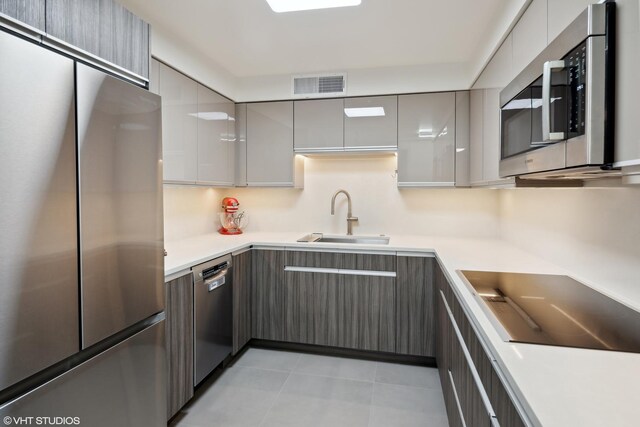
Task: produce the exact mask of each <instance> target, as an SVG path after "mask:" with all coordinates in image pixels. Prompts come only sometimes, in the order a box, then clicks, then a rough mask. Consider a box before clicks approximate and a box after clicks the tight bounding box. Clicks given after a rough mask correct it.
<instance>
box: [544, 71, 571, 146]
mask: <svg viewBox="0 0 640 427" xmlns="http://www.w3.org/2000/svg"><path fill="white" fill-rule="evenodd" d="M565 66H566V65H565V62H564V61H547V62H545V63H544V68H543V73H542V140H543V141H544V142H554V141H562V140H564V139H565V135H564V132H551V74H552V73H553V71H554V70H562V69H564V68H565Z"/></svg>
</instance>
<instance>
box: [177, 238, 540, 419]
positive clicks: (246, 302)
mask: <svg viewBox="0 0 640 427" xmlns="http://www.w3.org/2000/svg"><path fill="white" fill-rule="evenodd" d="M231 255H232V263H233V265H234V280H233V288H232V289H233V298H232V301H233V302H232V307H233V351H232V354H233V355H234V356H236V355H238V354H240V353H241V352H242V350H243V349H244V348H245V347H247V346H248V345H250V344H251V343H252V342H254V343H256V345H265V343H266V344H267V345H268V346H270V347H271V346H273V347H282V348H308V349H311V351H319V352H323V353H330V354H336V355H341V354H342V355H344V354H351V355H353V356H357V355H365V356H367V357H374V358H376V357H377V358H380V359H381V360H389V358H392V359H393V358H396V359H395V360H403V358H404V360H406V361H411V362H418V363H421V364H428V365H432V366H433V365H436V364H437V366H438V369H439V373H440V381H441V384H442V389H443V393H444V399H445V404H446V408H447V415H448V418H449V423H450V425H452V426H503V427H505V426H508V427H519V426H528V425H531V423H530V422H528V421H525V420H527V418H526V417H524V416H522V415H521V414H522V413H523V411H522V410H519V409H518V407H517V405H516V404H514V402H513V400H512V399H511V397H510V393H509V392H508V391H507V390H508V387H505V384H504V380H502V378H503V376H502V374H501V373H499V372H498V371H497V369H496V367H495V366H494V365H493V363H492V357H491V356H490V353H489V351H487V349H486V347H485V346H484V345H483V344H482V340H481V338H480V336H479V334H478V333H477V332H476V330H475V328H474V326H473V324H472V322H471V321H470V319H469V317H468V315H467V314H466V312H465V310H464V308H463V306H462V305H461V303H460V301H459V300H458V298H457V296H456V294H455V291H454V290H453V288H452V285H451V284H450V283H449V281H448V279H447V278H446V276H445V274H444V273H443V271H442V270H441V268H440V267H439V264H438V261H437V260H436V258H435V257H434V255H433V254H430V253H424V254H421V253H415V252H411V253H400V252H398V253H396V252H391V251H388V252H374V251H371V252H355V251H353V250H347V249H344V250H337V249H336V250H335V251H333V250H332V251H327V250H323V251H318V250H305V249H300V248H295V249H294V248H285V247H266V246H265V247H255V246H254V247H250V248H246V249H243V250H240V251H238V252H234V253H232V254H231ZM167 285H168V288H167V289H168V304H167V323H168V324H169V325H172V326H171V328H170V330H168V333H167V336H168V338H169V342H168V346H167V349H168V352H169V360H170V363H169V367H170V378H171V380H172V381H170V382H171V383H173V384H176V385H177V387H169V389H168V394H169V397H168V399H169V403H170V405H169V406H170V411H169V414H168V415H169V418H171V417H173V416H174V415H175V414H176V413H177V412H178V411H179V409H180V408H181V407H182V406H183V405H185V404H186V403H187V402H188V401H189V399H190V398H191V397H192V396H193V388H194V386H195V385H194V384H193V381H192V380H190V379H191V378H193V369H194V365H193V349H192V348H191V349H189V351H185V347H189V346H190V345H191V346H192V345H193V316H194V314H193V310H194V308H193V307H194V305H193V291H192V288H193V286H194V282H193V275H192V274H188V275H187V276H183V277H181V278H179V279H175V280H174V281H172V282H168V283H167ZM172 301H176V304H172ZM172 317H180V318H182V320H179V319H177V318H175V319H174V318H172ZM178 331H179V332H178ZM180 335H188V337H182V339H180ZM186 338H189V339H186ZM190 343H191V344H190ZM172 352H174V353H175V352H179V354H176V355H175V357H174V356H172V355H171V353H172Z"/></svg>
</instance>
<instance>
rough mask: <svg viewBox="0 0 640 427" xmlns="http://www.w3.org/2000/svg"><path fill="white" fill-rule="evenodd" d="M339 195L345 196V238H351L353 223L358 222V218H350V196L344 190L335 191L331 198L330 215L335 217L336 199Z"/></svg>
mask: <svg viewBox="0 0 640 427" xmlns="http://www.w3.org/2000/svg"><path fill="white" fill-rule="evenodd" d="M340 193H343V194H344V195H345V196H347V236H351V235H352V234H353V223H354V222H357V221H358V217H356V216H351V196H350V195H349V193H348V192H347V191H346V190H338V191H336V192H335V194H334V195H333V197H332V198H331V215H335V213H336V197H337V196H338V194H340Z"/></svg>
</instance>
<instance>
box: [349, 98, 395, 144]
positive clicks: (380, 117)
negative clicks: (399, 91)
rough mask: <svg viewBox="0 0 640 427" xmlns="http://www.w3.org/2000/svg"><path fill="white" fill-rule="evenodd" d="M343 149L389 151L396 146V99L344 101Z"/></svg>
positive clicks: (351, 99) (354, 99) (352, 99)
mask: <svg viewBox="0 0 640 427" xmlns="http://www.w3.org/2000/svg"><path fill="white" fill-rule="evenodd" d="M344 108H345V117H344V147H345V149H356V150H357V149H365V148H369V149H393V148H396V147H397V146H398V97H397V96H371V97H364V98H347V99H345V100H344Z"/></svg>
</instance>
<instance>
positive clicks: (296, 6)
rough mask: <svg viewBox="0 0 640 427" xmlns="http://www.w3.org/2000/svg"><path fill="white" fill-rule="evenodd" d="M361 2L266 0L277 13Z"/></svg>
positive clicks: (354, 4)
mask: <svg viewBox="0 0 640 427" xmlns="http://www.w3.org/2000/svg"><path fill="white" fill-rule="evenodd" d="M361 2H362V0H267V3H269V6H271V9H272V10H273V11H274V12H278V13H280V12H295V11H298V10H312V9H329V8H332V7H345V6H358V5H359V4H360V3H361Z"/></svg>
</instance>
